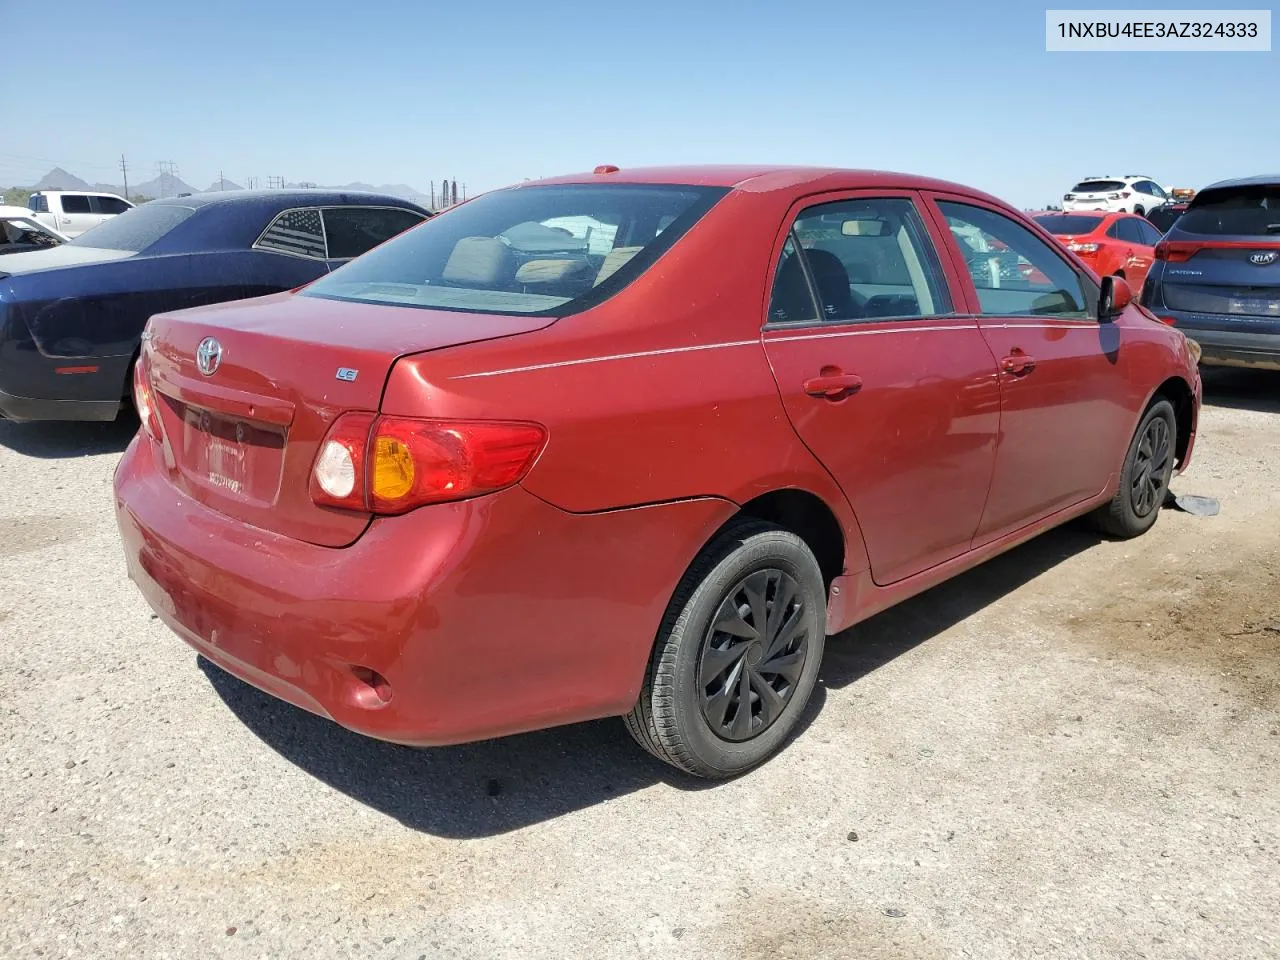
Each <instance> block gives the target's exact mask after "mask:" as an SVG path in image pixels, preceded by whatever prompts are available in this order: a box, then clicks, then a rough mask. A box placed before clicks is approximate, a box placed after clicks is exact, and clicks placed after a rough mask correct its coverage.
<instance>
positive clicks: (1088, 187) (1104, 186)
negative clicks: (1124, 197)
mask: <svg viewBox="0 0 1280 960" xmlns="http://www.w3.org/2000/svg"><path fill="white" fill-rule="evenodd" d="M1123 189H1124V183H1123V182H1122V181H1120V180H1082V181H1080V182H1079V183H1077V184H1076V185H1075V186H1074V187H1072V191H1073V192H1075V193H1103V192H1104V191H1109V190H1123Z"/></svg>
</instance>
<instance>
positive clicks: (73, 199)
mask: <svg viewBox="0 0 1280 960" xmlns="http://www.w3.org/2000/svg"><path fill="white" fill-rule="evenodd" d="M57 199H58V202H60V203H61V204H62V215H61V216H60V217H58V229H59V230H61V231H62V232H63V233H65V234H66V235H67V236H69V237H78V236H80V234H82V233H84V232H85V231H86V230H89V229H91V228H92V227H96V226H97V225H98V224H99V223H100V222H101V219H102V218H101V217H100V216H98V215H97V214H95V213H94V212H93V205H92V204H91V203H90V202H89V198H88V197H87V196H85V195H84V194H83V193H64V194H62V195H61V196H60V197H58V198H57Z"/></svg>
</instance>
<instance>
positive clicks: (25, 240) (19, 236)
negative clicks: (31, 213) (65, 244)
mask: <svg viewBox="0 0 1280 960" xmlns="http://www.w3.org/2000/svg"><path fill="white" fill-rule="evenodd" d="M61 242H62V241H61V240H59V239H58V238H57V237H55V236H54V235H53V234H52V233H49V231H47V230H45V229H44V228H43V227H41V226H40V224H38V223H36V222H35V221H34V220H25V219H23V218H21V217H15V218H13V219H10V220H0V246H4V245H11V246H36V247H56V246H57V245H58V244H60V243H61Z"/></svg>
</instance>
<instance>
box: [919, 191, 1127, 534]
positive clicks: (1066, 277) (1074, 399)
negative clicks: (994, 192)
mask: <svg viewBox="0 0 1280 960" xmlns="http://www.w3.org/2000/svg"><path fill="white" fill-rule="evenodd" d="M930 199H931V202H932V212H933V214H934V216H935V217H936V218H937V222H938V223H939V225H941V226H946V227H948V228H949V229H950V231H951V233H952V234H953V236H955V237H956V238H957V240H959V239H960V238H962V237H964V236H965V235H967V234H970V233H972V232H974V231H977V232H979V233H981V234H982V235H984V236H985V237H987V238H988V241H987V242H988V243H989V244H991V245H995V244H1003V245H1004V246H1006V247H1008V248H1009V250H1010V251H1011V252H1012V256H1013V257H1014V258H1015V259H1014V262H1011V263H1010V264H1008V266H1007V268H1006V269H1005V270H1002V271H1001V273H1000V274H999V276H998V277H995V278H993V277H992V274H991V271H990V270H988V269H986V267H985V264H979V265H978V266H977V267H976V268H975V267H974V266H973V258H972V257H966V256H964V255H963V254H962V250H963V247H962V246H961V244H960V243H952V244H951V245H950V252H951V255H952V256H954V257H956V258H957V265H958V266H961V267H963V268H964V271H965V277H964V287H965V297H966V299H967V301H968V305H969V308H970V309H971V310H972V311H973V312H974V313H975V314H977V316H978V325H979V328H980V329H981V331H982V334H983V336H984V337H985V338H986V340H987V343H988V344H990V347H991V350H992V352H993V353H994V355H995V357H996V359H997V361H998V362H999V367H1000V442H999V448H998V451H997V454H996V462H995V470H994V473H993V475H992V481H991V494H990V497H989V499H988V501H987V507H986V509H985V511H984V512H983V515H982V520H981V523H980V524H979V525H978V529H977V534H976V538H975V541H974V545H975V546H980V545H982V544H984V543H987V542H990V541H992V540H995V539H998V538H999V537H1002V536H1004V535H1005V534H1008V533H1012V532H1013V531H1015V530H1018V529H1019V528H1021V527H1024V526H1026V525H1028V524H1031V523H1034V522H1036V521H1037V520H1041V519H1043V518H1045V517H1047V516H1049V515H1050V514H1053V513H1055V512H1057V511H1059V510H1063V509H1066V508H1068V507H1070V506H1072V505H1073V504H1076V503H1079V502H1081V501H1083V500H1085V499H1087V498H1089V497H1092V496H1094V495H1096V494H1098V493H1101V492H1102V491H1103V490H1104V489H1105V488H1106V486H1107V485H1108V483H1109V482H1110V478H1111V475H1112V474H1113V473H1114V472H1115V470H1116V469H1117V468H1118V467H1119V461H1118V459H1117V451H1123V450H1124V449H1125V446H1126V444H1127V442H1128V436H1127V431H1128V430H1129V429H1130V423H1129V421H1130V420H1131V419H1132V415H1131V413H1130V411H1129V410H1128V406H1127V404H1128V397H1127V387H1126V380H1125V377H1124V375H1123V370H1122V366H1123V363H1124V360H1125V358H1124V356H1123V352H1122V350H1121V344H1120V342H1119V337H1120V335H1121V334H1120V328H1119V326H1118V325H1116V324H1099V323H1098V322H1097V321H1096V319H1095V317H1096V303H1097V297H1098V290H1097V286H1096V285H1095V284H1094V282H1093V281H1092V280H1091V279H1089V278H1088V277H1087V276H1086V275H1085V274H1083V273H1082V272H1080V271H1079V270H1077V268H1076V267H1075V266H1074V265H1073V264H1071V263H1070V262H1069V261H1068V260H1067V259H1066V258H1065V256H1063V255H1062V254H1060V253H1059V252H1058V250H1057V248H1056V245H1054V244H1052V243H1050V242H1048V241H1046V240H1043V239H1041V238H1040V237H1039V236H1038V235H1037V234H1035V233H1033V232H1032V230H1031V229H1030V228H1028V227H1026V226H1024V225H1023V224H1021V223H1019V222H1017V221H1016V220H1014V219H1013V218H1012V217H1010V216H1009V215H1007V214H1006V213H1005V212H1003V211H1001V210H1000V209H999V208H997V207H995V206H992V205H988V204H985V203H982V202H981V201H977V200H972V199H969V198H964V197H953V196H947V195H942V194H933V195H931V197H930ZM1024 261H1025V264H1030V265H1031V266H1032V267H1034V268H1035V271H1027V270H1026V269H1025V264H1024ZM1037 273H1038V274H1039V277H1037V276H1036V274H1037ZM1041 278H1043V279H1041Z"/></svg>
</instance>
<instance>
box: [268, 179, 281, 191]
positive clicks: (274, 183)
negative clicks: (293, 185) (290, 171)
mask: <svg viewBox="0 0 1280 960" xmlns="http://www.w3.org/2000/svg"><path fill="white" fill-rule="evenodd" d="M267 186H268V187H269V188H270V189H272V190H283V189H284V177H267Z"/></svg>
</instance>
